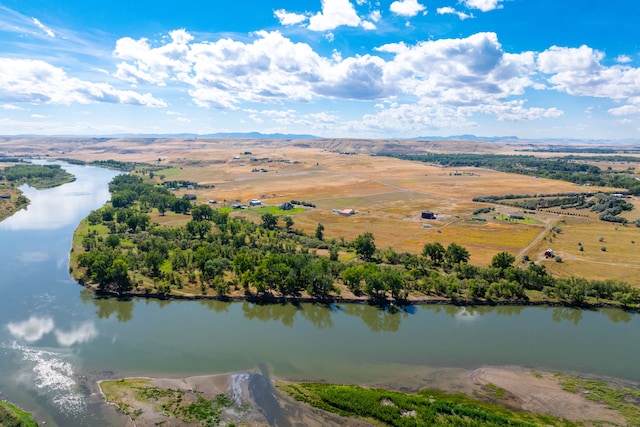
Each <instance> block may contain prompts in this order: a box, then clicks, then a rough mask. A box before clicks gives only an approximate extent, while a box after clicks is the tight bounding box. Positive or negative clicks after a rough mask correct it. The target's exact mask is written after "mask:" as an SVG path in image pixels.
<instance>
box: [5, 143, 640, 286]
mask: <svg viewBox="0 0 640 427" xmlns="http://www.w3.org/2000/svg"><path fill="white" fill-rule="evenodd" d="M44 142H45V141H41V140H38V139H37V138H34V139H29V138H16V139H11V140H0V151H5V152H6V153H7V154H8V155H9V154H10V155H14V154H19V153H21V152H22V153H29V154H38V153H40V154H43V153H45V154H49V152H47V151H45V150H44V148H43V147H47V144H45V143H44ZM48 145H49V146H51V147H55V148H56V149H57V150H59V151H64V152H65V153H64V155H65V157H70V158H78V159H82V160H106V159H112V158H113V159H117V160H123V161H148V162H150V163H158V162H157V161H158V159H160V162H159V163H158V164H159V165H160V166H164V167H166V168H165V169H163V170H160V171H157V172H155V173H154V180H155V181H156V182H158V183H160V182H162V181H163V180H164V181H169V180H185V181H195V182H198V183H199V184H207V185H210V186H213V187H212V188H207V189H197V190H191V189H186V188H181V189H178V190H177V191H176V193H177V194H178V195H180V194H185V193H195V194H196V195H197V200H196V203H207V201H208V200H210V199H215V200H217V201H218V205H214V206H219V207H224V206H227V207H228V206H230V205H231V204H233V203H243V204H247V203H248V202H249V200H251V199H253V198H258V199H260V200H262V203H263V205H264V206H265V208H261V209H263V210H255V209H246V210H235V211H234V212H233V213H232V215H243V216H247V217H249V218H251V219H252V220H255V221H259V220H260V215H261V214H262V213H264V212H265V211H264V209H266V208H267V207H269V206H271V209H275V208H274V207H275V206H279V205H280V204H281V203H283V202H286V201H291V200H299V201H306V202H310V203H313V204H314V205H315V206H316V207H315V208H305V209H304V211H302V212H288V213H286V215H291V216H292V218H293V219H294V226H293V227H294V228H297V229H302V230H304V231H305V232H307V233H313V232H314V231H315V229H316V227H317V225H318V224H319V223H321V224H323V225H324V227H325V232H324V233H325V237H326V238H329V239H331V238H340V237H345V238H347V239H353V238H355V237H356V236H357V235H359V234H362V233H364V232H365V231H370V232H372V233H373V234H374V236H375V242H376V246H377V247H378V248H381V249H382V248H385V247H389V246H392V247H393V248H394V249H396V250H397V251H399V252H402V251H410V252H420V251H421V250H422V248H423V247H424V245H425V244H426V243H433V242H440V243H442V244H443V245H445V246H446V245H448V244H449V243H452V242H455V243H458V244H460V245H462V246H464V247H466V248H467V249H468V250H469V252H470V253H471V259H470V261H471V262H472V263H475V264H483V265H486V264H489V263H490V261H491V258H492V257H493V255H495V254H496V253H498V252H501V251H507V252H510V253H512V254H514V255H519V256H520V257H522V256H524V255H527V256H529V258H531V259H533V260H540V261H541V262H545V265H547V266H548V268H549V269H550V270H551V271H553V272H554V273H555V274H559V275H577V276H583V277H587V278H615V279H621V280H627V281H628V282H629V283H631V284H634V285H638V286H640V278H638V274H637V273H638V265H640V256H639V255H637V254H638V253H640V251H637V250H634V249H635V247H636V245H640V228H636V227H634V226H633V225H631V226H628V227H617V228H616V227H615V226H614V225H613V224H610V223H605V222H601V221H598V219H597V216H596V214H593V213H588V212H586V211H581V212H580V213H581V214H588V217H586V218H582V217H580V218H578V217H573V216H570V215H568V214H570V213H571V212H568V211H567V212H562V213H564V214H565V215H560V214H558V213H554V212H550V211H548V212H542V211H538V212H537V213H536V214H535V215H527V214H525V216H526V217H527V220H526V221H509V220H508V219H507V217H508V216H509V215H511V214H518V215H523V211H522V210H521V209H518V208H513V207H507V206H501V205H492V204H485V203H475V202H473V201H472V199H473V198H474V197H476V196H488V195H506V194H525V193H526V194H534V193H537V194H542V193H565V192H583V191H585V188H584V187H580V186H578V185H574V184H570V183H567V182H561V181H553V180H548V179H538V178H533V177H527V176H522V175H513V174H506V173H500V172H495V171H491V170H486V169H479V168H446V167H441V166H436V165H430V164H425V163H420V162H409V161H403V160H398V159H393V158H388V157H382V156H375V155H370V154H375V153H378V152H384V151H385V150H389V149H394V150H406V151H421V152H426V151H432V152H471V153H513V152H514V150H515V149H516V148H517V147H514V146H509V145H507V144H500V143H481V142H466V143H465V142H461V141H428V142H424V141H369V140H339V139H336V140H317V141H316V140H313V141H284V140H272V141H269V140H260V139H256V140H233V139H228V140H224V139H218V140H207V139H170V138H169V139H153V138H149V139H144V138H139V139H108V140H105V141H100V142H95V141H91V142H88V141H81V140H80V141H76V140H68V141H67V140H63V139H58V140H56V141H55V142H49V143H48ZM9 147H11V148H10V149H9ZM343 152H350V153H359V154H349V155H346V154H341V153H343ZM526 154H531V153H526ZM554 154H555V155H557V153H554ZM540 155H545V156H549V153H540ZM638 163H640V161H639V162H638ZM607 166H612V167H615V168H616V169H619V168H623V169H624V170H627V169H629V168H630V167H635V166H636V165H635V164H630V163H628V162H625V163H624V164H618V163H616V162H606V163H603V165H601V167H607ZM639 169H640V168H639ZM257 170H264V171H266V172H256V171H257ZM161 178H162V179H161ZM597 190H598V189H597V188H594V187H589V191H597ZM609 190H611V189H609ZM632 203H634V204H635V205H636V206H639V203H640V202H639V201H638V200H637V199H632ZM483 207H494V208H495V211H494V212H492V213H490V214H483V215H482V217H483V218H484V219H485V220H486V221H477V220H473V219H472V217H473V212H474V211H475V210H477V209H479V208H483ZM346 208H350V209H354V210H355V211H356V212H357V213H356V214H355V215H352V216H349V217H343V216H340V215H338V214H336V213H334V210H336V209H339V210H341V209H346ZM639 209H640V208H638V207H636V209H634V210H633V211H631V212H628V213H625V214H624V216H625V217H626V218H628V219H629V220H631V221H633V220H635V219H637V218H640V214H639V212H640V210H639ZM423 210H430V211H432V212H434V213H436V215H437V219H436V220H422V219H421V217H420V214H421V212H422V211H423ZM274 212H277V211H274ZM153 220H154V221H157V222H161V223H165V224H176V225H179V224H184V223H186V221H187V219H185V218H184V217H178V216H172V215H166V216H162V217H160V216H157V215H156V216H154V217H153ZM561 221H565V223H560V222H561ZM425 225H426V227H425ZM553 226H559V227H560V228H562V229H563V232H562V233H560V234H557V233H555V234H556V236H555V237H554V236H552V233H553V232H552V231H551V228H552V227H553ZM599 237H604V242H599V241H598V238H599ZM632 241H635V242H638V243H631V242H632ZM578 242H580V243H582V245H583V251H579V250H578ZM602 247H606V251H603V250H601V249H602ZM547 248H553V249H554V250H555V251H556V252H557V253H558V254H561V257H562V259H563V262H561V263H559V262H555V261H543V260H542V259H541V255H542V254H543V253H544V251H545V250H546V249H547Z"/></svg>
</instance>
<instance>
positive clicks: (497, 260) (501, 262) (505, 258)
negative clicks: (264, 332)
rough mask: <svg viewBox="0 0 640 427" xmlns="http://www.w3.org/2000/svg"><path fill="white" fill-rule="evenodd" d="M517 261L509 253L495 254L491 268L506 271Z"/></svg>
mask: <svg viewBox="0 0 640 427" xmlns="http://www.w3.org/2000/svg"><path fill="white" fill-rule="evenodd" d="M515 260H516V257H514V256H513V255H511V254H510V253H508V252H500V253H497V254H495V255H494V256H493V258H492V259H491V266H492V267H496V268H499V269H501V270H505V269H507V268H509V267H511V265H513V263H514V262H515Z"/></svg>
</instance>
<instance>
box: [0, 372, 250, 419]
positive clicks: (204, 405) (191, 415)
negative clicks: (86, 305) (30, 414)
mask: <svg viewBox="0 0 640 427" xmlns="http://www.w3.org/2000/svg"><path fill="white" fill-rule="evenodd" d="M100 388H101V389H102V391H103V392H104V394H105V397H106V399H107V401H109V402H113V403H116V404H117V405H118V406H119V407H120V409H121V410H122V411H124V412H125V413H126V414H129V415H130V416H131V417H132V418H136V417H139V416H140V415H142V413H143V410H142V409H141V408H136V406H138V405H136V404H134V405H133V407H132V406H131V405H128V404H124V400H125V399H124V398H123V396H127V395H129V396H130V395H132V394H133V395H134V396H135V400H136V401H137V402H144V403H146V404H151V405H153V406H154V411H156V412H157V413H160V414H162V415H163V416H165V417H173V418H175V419H177V420H180V422H181V423H190V425H191V424H193V425H199V426H208V427H209V426H217V425H220V424H221V423H222V418H221V414H222V411H223V409H225V408H231V407H234V406H235V403H234V401H233V399H232V398H231V397H230V396H227V395H226V394H218V395H217V396H215V398H214V399H212V400H210V399H207V398H205V397H203V396H202V392H199V391H186V390H180V389H171V388H162V387H155V386H150V385H149V380H148V379H138V378H131V379H122V380H116V381H102V382H101V383H100ZM236 409H237V410H238V412H239V413H240V414H242V413H246V412H248V408H247V407H246V406H244V405H243V406H240V407H238V408H236ZM227 425H230V424H227ZM0 426H2V424H0Z"/></svg>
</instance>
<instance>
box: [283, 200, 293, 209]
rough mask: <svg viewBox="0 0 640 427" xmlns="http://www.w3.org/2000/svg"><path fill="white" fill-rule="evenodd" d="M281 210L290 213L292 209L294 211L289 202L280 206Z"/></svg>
mask: <svg viewBox="0 0 640 427" xmlns="http://www.w3.org/2000/svg"><path fill="white" fill-rule="evenodd" d="M280 209H282V210H283V211H290V210H291V209H293V205H292V204H291V203H289V202H284V203H283V204H281V205H280Z"/></svg>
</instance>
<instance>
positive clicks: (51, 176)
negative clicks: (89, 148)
mask: <svg viewBox="0 0 640 427" xmlns="http://www.w3.org/2000/svg"><path fill="white" fill-rule="evenodd" d="M1 165H4V167H1ZM74 179H75V177H74V176H73V175H72V174H70V173H69V172H67V171H66V170H64V169H63V168H62V167H61V166H60V165H57V164H51V165H47V164H45V165H39V164H31V163H26V162H24V161H23V160H22V159H14V158H9V159H7V158H3V159H2V162H1V163H0V221H2V220H3V219H5V218H8V217H10V216H11V215H13V214H14V213H15V212H17V211H19V210H20V209H23V208H25V207H26V206H27V205H28V204H29V200H28V199H27V198H26V197H24V196H23V195H22V192H21V191H20V189H19V188H18V187H19V186H20V185H22V184H27V185H29V186H31V187H33V188H38V189H43V188H52V187H57V186H59V185H63V184H66V183H68V182H72V181H73V180H74Z"/></svg>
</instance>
